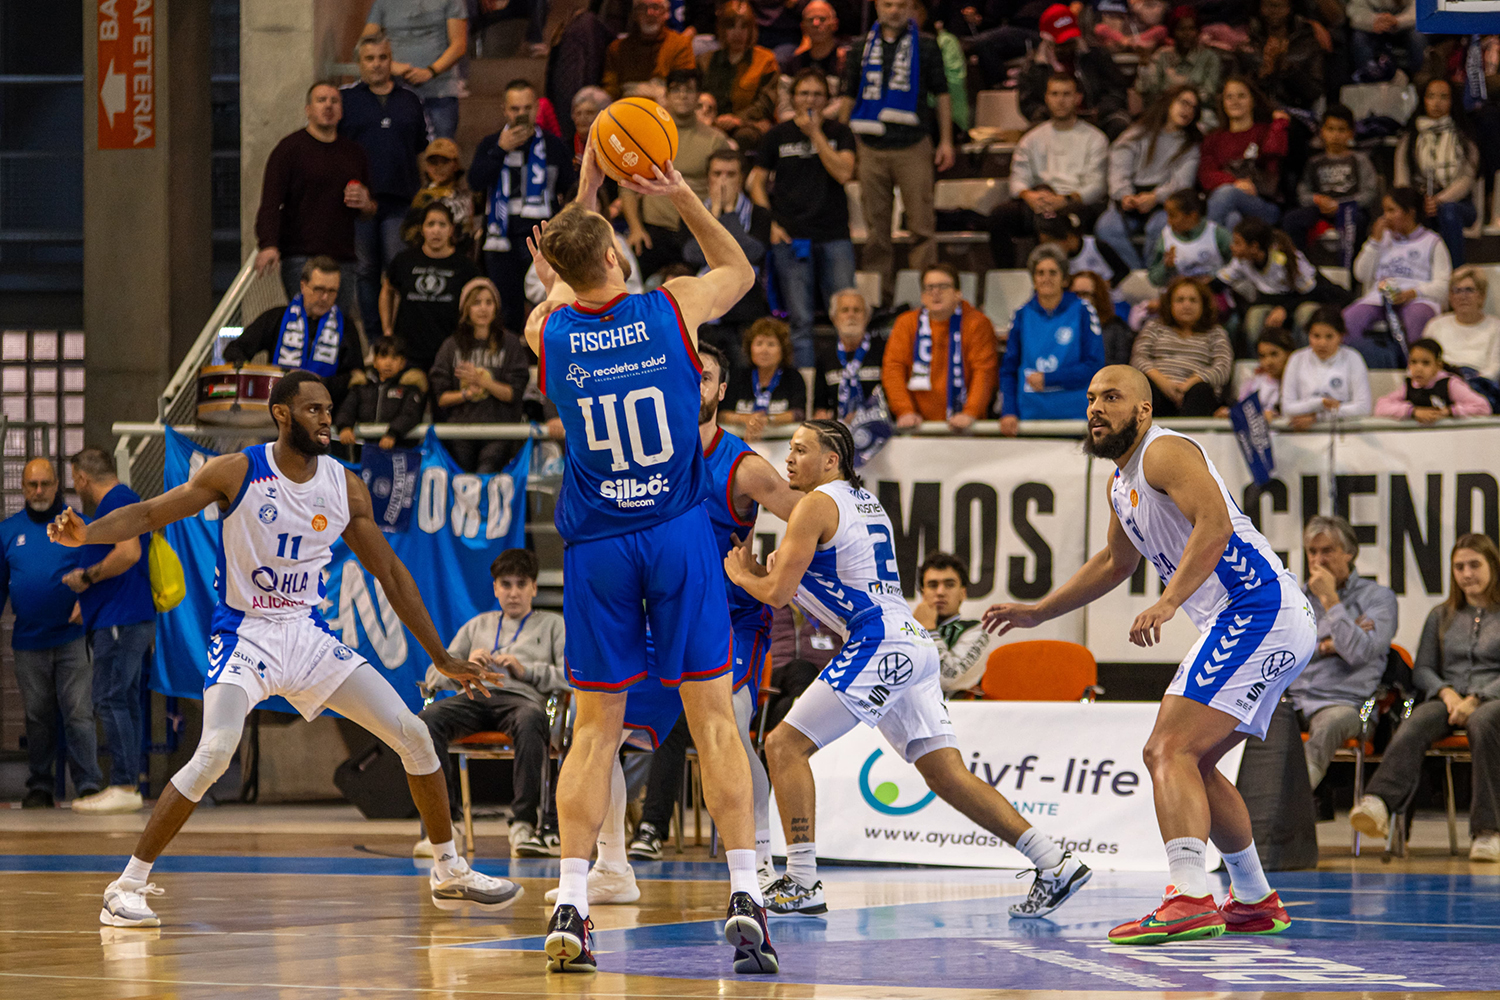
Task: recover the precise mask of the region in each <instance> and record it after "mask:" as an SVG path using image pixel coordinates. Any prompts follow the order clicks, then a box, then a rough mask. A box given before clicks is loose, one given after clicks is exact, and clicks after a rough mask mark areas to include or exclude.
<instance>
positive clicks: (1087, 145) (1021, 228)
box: [871, 73, 1109, 267]
mask: <svg viewBox="0 0 1500 1000" xmlns="http://www.w3.org/2000/svg"><path fill="white" fill-rule="evenodd" d="M1047 110H1048V113H1049V114H1050V115H1051V119H1050V120H1049V121H1045V122H1043V123H1042V124H1040V125H1037V126H1036V127H1035V128H1033V129H1031V131H1029V132H1027V133H1026V134H1025V135H1024V136H1022V137H1021V141H1020V142H1019V143H1018V144H1017V145H1016V151H1015V153H1014V155H1013V157H1012V159H1011V164H1010V200H1008V201H1005V202H1002V203H1001V204H1000V207H998V208H996V209H995V210H994V211H993V212H991V213H990V253H991V254H992V256H993V257H994V261H995V266H996V267H1015V266H1016V248H1015V242H1014V238H1015V237H1017V236H1025V235H1030V234H1032V233H1035V232H1036V228H1037V219H1038V217H1041V216H1049V215H1053V216H1055V215H1063V214H1064V213H1069V214H1073V215H1076V216H1078V218H1079V221H1080V224H1081V226H1082V228H1083V229H1084V230H1089V229H1092V228H1093V224H1094V220H1096V219H1098V217H1099V214H1100V213H1101V212H1103V211H1104V207H1105V204H1106V195H1107V187H1106V169H1107V164H1108V160H1109V140H1108V139H1106V138H1105V137H1104V133H1103V132H1101V131H1099V130H1098V129H1097V128H1095V127H1094V126H1092V125H1090V124H1089V123H1088V122H1085V121H1080V120H1079V118H1078V83H1077V81H1076V80H1074V79H1073V77H1071V76H1068V75H1066V74H1063V73H1056V74H1054V75H1053V76H1052V78H1051V80H1049V81H1048V83H1047ZM873 226H874V224H873V223H871V227H872V232H873Z"/></svg>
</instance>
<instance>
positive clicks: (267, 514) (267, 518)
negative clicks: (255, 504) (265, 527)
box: [260, 503, 276, 524]
mask: <svg viewBox="0 0 1500 1000" xmlns="http://www.w3.org/2000/svg"><path fill="white" fill-rule="evenodd" d="M274 520H276V505H275V504H271V503H268V504H264V505H262V506H261V508H260V523H261V524H270V523H271V522H272V521H274Z"/></svg>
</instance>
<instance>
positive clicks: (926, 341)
mask: <svg viewBox="0 0 1500 1000" xmlns="http://www.w3.org/2000/svg"><path fill="white" fill-rule="evenodd" d="M963 317H964V309H963V306H962V305H960V306H956V307H955V308H954V310H953V317H952V318H951V319H949V320H948V416H950V417H951V416H953V414H955V413H957V412H959V411H960V410H962V409H963V408H964V340H963ZM906 387H907V388H908V389H910V390H911V391H912V392H931V391H932V321H931V320H930V319H929V318H928V315H927V310H926V309H923V310H922V314H921V316H920V317H919V318H918V320H917V343H916V350H915V351H914V352H913V358H912V364H911V378H909V379H907V380H906Z"/></svg>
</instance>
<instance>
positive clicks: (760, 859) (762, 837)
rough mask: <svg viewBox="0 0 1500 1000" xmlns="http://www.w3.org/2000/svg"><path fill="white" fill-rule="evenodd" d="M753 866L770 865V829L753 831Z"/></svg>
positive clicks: (766, 866)
mask: <svg viewBox="0 0 1500 1000" xmlns="http://www.w3.org/2000/svg"><path fill="white" fill-rule="evenodd" d="M755 867H757V868H769V867H771V831H770V830H756V831H755Z"/></svg>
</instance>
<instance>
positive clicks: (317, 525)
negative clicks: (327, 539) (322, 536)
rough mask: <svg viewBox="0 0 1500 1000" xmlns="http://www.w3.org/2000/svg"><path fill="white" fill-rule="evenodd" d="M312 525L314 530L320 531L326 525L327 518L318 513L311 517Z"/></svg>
mask: <svg viewBox="0 0 1500 1000" xmlns="http://www.w3.org/2000/svg"><path fill="white" fill-rule="evenodd" d="M312 526H313V530H314V531H322V530H323V529H324V528H326V527H328V518H326V517H324V516H323V515H322V514H319V515H317V516H316V517H314V518H313V519H312Z"/></svg>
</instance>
